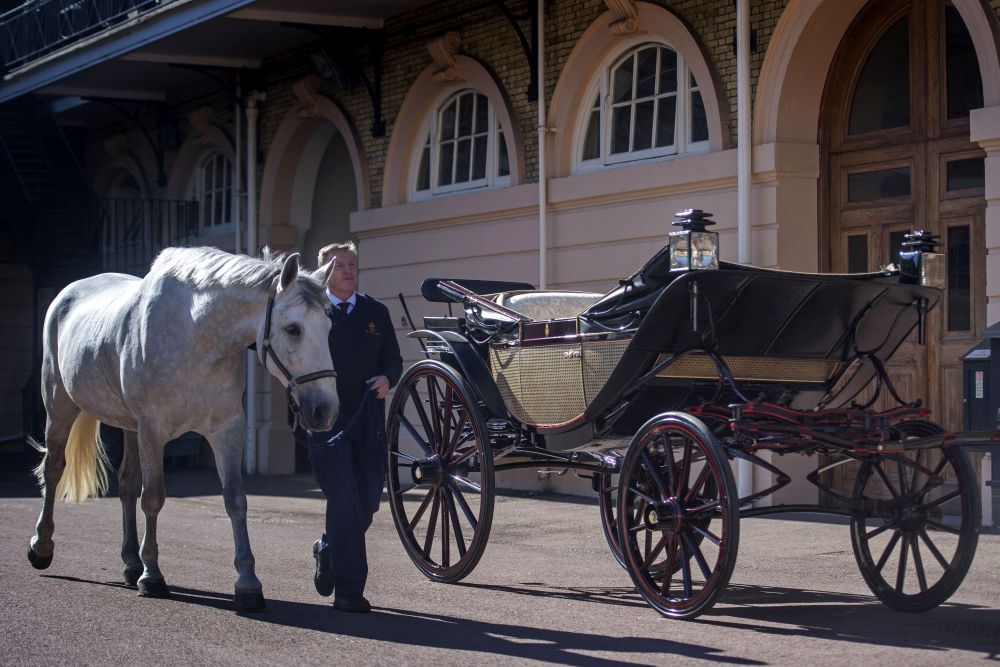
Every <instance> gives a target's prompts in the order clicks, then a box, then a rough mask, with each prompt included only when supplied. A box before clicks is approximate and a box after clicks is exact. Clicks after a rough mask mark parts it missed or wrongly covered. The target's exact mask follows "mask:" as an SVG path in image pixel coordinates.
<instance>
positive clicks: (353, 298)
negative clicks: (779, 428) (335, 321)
mask: <svg viewBox="0 0 1000 667" xmlns="http://www.w3.org/2000/svg"><path fill="white" fill-rule="evenodd" d="M326 298H328V299H329V300H330V303H332V304H333V307H334V308H340V304H341V303H343V299H340V298H338V297H337V296H335V295H333V294H332V293H331V292H330V291H329V290H327V292H326ZM347 303H349V304H351V305H349V306H348V307H347V312H348V313H350V312H351V311H352V310H354V306H355V305H357V303H358V293H357V292H351V297H350V298H349V299H347Z"/></svg>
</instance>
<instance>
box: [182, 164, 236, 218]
mask: <svg viewBox="0 0 1000 667" xmlns="http://www.w3.org/2000/svg"><path fill="white" fill-rule="evenodd" d="M188 198H189V199H192V200H194V201H196V202H198V223H199V227H200V228H201V230H202V231H210V230H213V229H221V228H223V227H224V226H226V225H231V224H232V223H233V165H232V163H231V162H230V161H229V159H228V158H227V157H226V156H225V155H223V154H222V153H219V152H214V153H211V154H210V155H208V156H207V157H206V158H204V159H203V160H202V161H201V164H200V165H199V166H198V170H197V171H196V172H195V174H194V178H193V179H191V187H190V191H189V193H188Z"/></svg>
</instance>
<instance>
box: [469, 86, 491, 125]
mask: <svg viewBox="0 0 1000 667" xmlns="http://www.w3.org/2000/svg"><path fill="white" fill-rule="evenodd" d="M489 117H490V102H489V100H488V99H486V96H485V95H476V127H475V128H474V129H473V132H475V133H476V134H480V133H482V132H486V131H487V130H486V128H487V127H488V126H489V125H488V123H489Z"/></svg>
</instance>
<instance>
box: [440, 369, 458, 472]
mask: <svg viewBox="0 0 1000 667" xmlns="http://www.w3.org/2000/svg"><path fill="white" fill-rule="evenodd" d="M454 400H455V397H454V393H453V391H452V388H451V385H450V384H446V385H445V390H444V398H443V399H442V400H441V458H442V459H443V458H445V457H446V456H447V455H448V448H449V447H450V446H451V418H452V409H451V404H452V401H454Z"/></svg>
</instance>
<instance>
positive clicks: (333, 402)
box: [257, 253, 340, 431]
mask: <svg viewBox="0 0 1000 667" xmlns="http://www.w3.org/2000/svg"><path fill="white" fill-rule="evenodd" d="M271 291H272V299H273V305H271V307H270V309H269V311H270V312H269V314H268V315H266V316H265V318H264V321H263V322H262V323H261V326H260V328H259V329H258V330H257V351H258V354H259V355H260V357H261V361H262V363H263V364H264V367H265V368H267V370H268V371H270V373H271V374H272V375H273V376H274V377H276V378H278V380H279V381H280V382H281V384H283V385H284V386H285V388H286V389H288V393H289V396H290V397H291V399H292V400H294V401H295V403H296V404H297V405H298V407H299V420H300V422H301V424H302V426H304V427H305V428H307V429H309V430H310V431H328V430H330V429H331V428H332V427H333V422H334V420H336V418H337V415H338V413H339V412H340V400H339V399H338V397H337V377H336V373H335V372H334V371H333V360H332V359H331V358H330V345H329V336H330V318H329V317H327V312H328V310H329V308H330V302H329V301H328V300H327V298H326V295H325V293H324V289H323V283H322V282H320V279H319V278H317V277H313V276H312V275H311V274H309V273H308V272H300V271H299V255H298V253H294V254H291V255H289V256H288V257H287V258H286V259H285V263H284V266H282V269H281V274H280V275H279V276H277V277H276V278H275V283H274V285H272V287H271Z"/></svg>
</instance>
